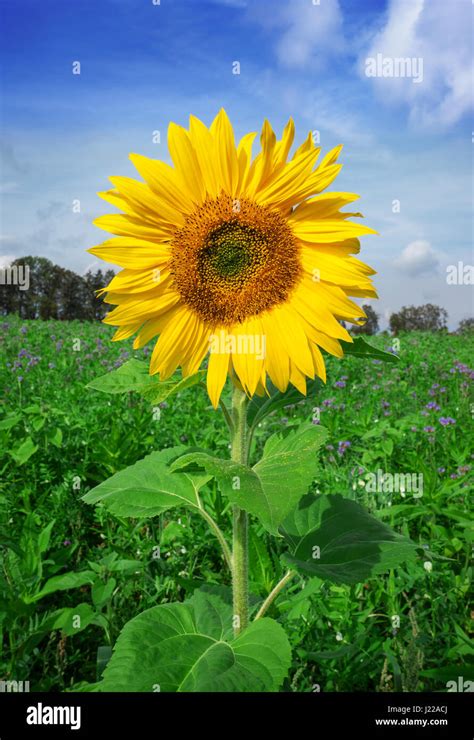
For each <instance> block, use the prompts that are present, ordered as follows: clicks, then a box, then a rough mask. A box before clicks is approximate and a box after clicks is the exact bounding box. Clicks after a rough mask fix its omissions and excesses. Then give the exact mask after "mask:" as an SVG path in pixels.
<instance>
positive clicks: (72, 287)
mask: <svg viewBox="0 0 474 740" xmlns="http://www.w3.org/2000/svg"><path fill="white" fill-rule="evenodd" d="M12 268H13V272H14V269H15V268H17V269H19V268H22V271H24V270H25V268H28V282H29V285H28V289H24V288H25V286H22V285H21V284H18V281H16V282H15V281H13V280H11V273H12ZM8 271H10V279H9V273H8ZM114 275H115V273H114V271H113V270H105V271H102V270H97V271H96V272H91V271H90V270H89V271H88V272H86V274H85V275H77V274H76V273H75V272H73V271H72V270H66V269H65V268H64V267H59V265H54V264H53V263H52V262H51V261H50V260H48V259H46V258H45V257H21V258H20V259H17V260H15V261H14V262H12V263H11V265H9V266H8V268H3V270H0V277H1V278H2V279H1V280H0V314H2V315H6V314H9V313H14V314H18V316H20V317H21V318H22V319H63V320H67V319H82V320H89V321H93V320H95V319H99V320H100V319H103V318H104V316H105V315H106V313H107V311H109V308H110V307H109V305H108V304H106V303H104V301H103V298H99V297H98V296H97V291H98V290H100V289H101V288H103V287H105V286H106V285H108V283H109V282H110V281H111V280H112V278H113V277H114ZM362 308H363V309H364V311H365V313H366V315H367V318H366V320H365V322H364V324H363V325H361V326H352V327H350V329H351V333H352V334H377V332H378V331H379V315H378V314H377V313H376V312H375V311H374V309H373V308H372V306H369V305H364V306H362ZM447 321H448V314H447V312H446V310H445V309H444V308H440V306H435V305H433V304H432V303H427V304H425V305H423V306H403V308H401V309H400V311H398V312H396V313H392V315H391V316H390V319H389V327H390V331H391V332H392V334H395V335H396V334H399V333H400V332H404V331H431V332H433V331H435V332H436V331H447ZM457 331H458V333H461V334H465V333H468V332H472V331H474V318H469V319H464V320H463V321H461V323H460V324H459V327H458V330H457Z"/></svg>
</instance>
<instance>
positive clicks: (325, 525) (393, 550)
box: [281, 494, 415, 583]
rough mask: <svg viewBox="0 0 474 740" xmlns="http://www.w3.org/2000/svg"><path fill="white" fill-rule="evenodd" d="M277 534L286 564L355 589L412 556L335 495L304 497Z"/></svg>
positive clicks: (406, 544) (408, 547)
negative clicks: (285, 551) (355, 585)
mask: <svg viewBox="0 0 474 740" xmlns="http://www.w3.org/2000/svg"><path fill="white" fill-rule="evenodd" d="M281 531H282V534H283V536H284V537H285V539H286V540H287V542H288V543H289V545H290V548H291V552H290V554H285V555H283V558H284V560H285V562H286V563H287V564H288V565H289V566H290V567H293V568H296V569H297V570H298V571H300V572H301V573H302V574H303V575H309V576H318V577H319V578H322V579H324V580H328V581H332V582H333V583H360V582H362V581H365V580H367V579H368V578H371V577H372V576H374V575H376V574H378V573H384V572H386V571H388V570H389V569H390V568H396V567H397V566H399V565H401V564H402V563H403V562H404V561H406V560H410V559H413V558H414V556H415V545H414V543H413V542H410V541H409V540H408V539H407V538H405V537H402V536H401V535H399V534H397V533H396V532H394V531H393V530H392V529H391V528H390V527H387V525H386V524H384V523H383V522H381V521H379V520H378V519H376V518H375V517H374V516H371V515H370V514H368V513H367V512H366V511H365V510H364V509H363V508H362V507H361V506H359V504H357V503H356V502H355V501H350V500H348V499H345V498H343V497H342V496H340V495H338V494H335V495H329V496H311V495H310V496H306V497H305V498H304V499H302V501H300V504H299V506H298V507H297V509H296V510H295V511H293V512H292V513H291V514H290V516H289V517H288V518H287V519H286V520H285V522H284V523H283V526H282V528H281Z"/></svg>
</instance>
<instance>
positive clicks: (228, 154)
mask: <svg viewBox="0 0 474 740" xmlns="http://www.w3.org/2000/svg"><path fill="white" fill-rule="evenodd" d="M210 132H211V134H212V135H213V137H214V140H215V142H216V162H215V166H216V168H217V171H218V173H219V185H220V187H221V189H223V190H224V191H225V192H226V193H228V194H229V195H232V196H234V195H235V194H236V191H237V185H238V182H239V164H238V159H237V150H236V148H235V141H234V132H233V129H232V124H231V122H230V121H229V117H228V116H227V113H226V112H225V110H224V108H221V110H220V111H219V113H218V114H217V116H216V117H215V119H214V120H213V122H212V124H211V127H210Z"/></svg>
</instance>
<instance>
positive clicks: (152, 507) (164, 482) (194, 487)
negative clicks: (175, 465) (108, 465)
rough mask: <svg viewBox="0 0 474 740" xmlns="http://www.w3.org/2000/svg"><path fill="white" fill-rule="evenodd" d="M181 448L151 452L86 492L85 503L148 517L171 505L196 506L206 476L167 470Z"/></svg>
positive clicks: (121, 514) (123, 514)
mask: <svg viewBox="0 0 474 740" xmlns="http://www.w3.org/2000/svg"><path fill="white" fill-rule="evenodd" d="M184 450H185V448H184V447H170V448H167V449H164V450H161V451H160V452H152V453H151V455H147V457H145V458H143V460H140V461H139V462H137V463H135V464H134V465H130V467H128V468H125V469H124V470H120V471H119V472H118V473H115V475H113V476H112V477H111V478H109V479H108V480H106V481H104V482H103V483H100V485H98V486H96V487H95V488H93V489H92V490H91V491H89V492H88V493H86V494H85V495H84V496H83V497H82V500H83V501H85V502H86V503H87V504H97V503H101V504H103V505H104V506H105V508H106V509H107V510H108V511H110V512H111V513H112V514H115V515H117V516H131V517H138V518H141V517H151V516H157V515H158V514H162V513H163V512H164V511H167V510H168V509H171V508H173V507H175V506H191V507H198V498H197V491H198V490H199V487H200V485H202V484H203V482H205V481H206V479H200V480H196V479H193V478H191V476H189V475H186V474H182V473H173V472H171V470H170V468H169V466H168V463H169V462H171V461H172V460H174V459H175V458H176V457H178V456H179V455H180V454H182V453H183V451H184Z"/></svg>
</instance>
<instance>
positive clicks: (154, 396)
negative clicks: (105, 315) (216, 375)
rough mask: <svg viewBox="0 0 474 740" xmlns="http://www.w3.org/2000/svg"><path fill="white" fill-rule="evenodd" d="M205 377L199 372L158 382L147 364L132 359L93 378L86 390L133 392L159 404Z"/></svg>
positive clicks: (203, 372)
mask: <svg viewBox="0 0 474 740" xmlns="http://www.w3.org/2000/svg"><path fill="white" fill-rule="evenodd" d="M204 376H205V371H204V370H201V371H199V372H197V373H196V374H195V375H191V376H190V377H188V378H171V379H170V380H166V381H160V380H159V378H158V376H156V375H150V374H149V366H148V363H146V362H143V361H142V360H136V359H134V358H132V359H131V360H127V362H124V364H123V365H121V366H120V367H119V368H117V369H115V370H111V371H110V372H109V373H106V374H105V375H101V376H100V377H99V378H95V379H94V380H92V381H91V382H90V383H89V384H88V385H87V388H93V389H94V390H97V391H102V392H104V393H126V392H128V391H135V392H136V393H139V394H140V395H141V396H143V397H144V398H146V399H147V401H150V403H161V402H162V401H164V400H165V399H166V398H168V397H169V396H172V395H174V394H175V393H178V392H179V391H182V390H184V389H185V388H189V387H190V386H192V385H195V384H196V383H199V382H200V381H201V380H202V379H203V377H204Z"/></svg>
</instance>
